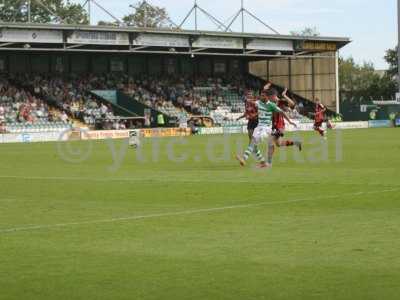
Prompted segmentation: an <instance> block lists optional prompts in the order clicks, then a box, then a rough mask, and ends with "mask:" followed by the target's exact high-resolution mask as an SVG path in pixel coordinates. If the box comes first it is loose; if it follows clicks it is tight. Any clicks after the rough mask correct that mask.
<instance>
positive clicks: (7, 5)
mask: <svg viewBox="0 0 400 300" xmlns="http://www.w3.org/2000/svg"><path fill="white" fill-rule="evenodd" d="M2 5H3V6H2V7H1V9H0V20H1V21H2V22H28V19H29V17H28V1H26V0H3V3H2ZM31 21H32V22H33V23H61V22H63V23H66V24H88V23H89V18H88V14H87V12H86V11H85V9H84V7H83V6H82V5H81V4H76V3H72V2H71V1H70V0H31Z"/></svg>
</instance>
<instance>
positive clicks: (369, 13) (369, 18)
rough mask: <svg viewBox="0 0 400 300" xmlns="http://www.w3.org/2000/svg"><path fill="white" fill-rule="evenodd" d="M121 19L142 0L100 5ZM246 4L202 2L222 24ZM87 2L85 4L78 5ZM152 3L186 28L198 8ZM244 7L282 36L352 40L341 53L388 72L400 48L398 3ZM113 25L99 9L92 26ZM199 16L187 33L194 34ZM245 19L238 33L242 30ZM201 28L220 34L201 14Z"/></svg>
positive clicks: (254, 1) (304, 1) (188, 1)
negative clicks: (390, 53) (312, 31)
mask: <svg viewBox="0 0 400 300" xmlns="http://www.w3.org/2000/svg"><path fill="white" fill-rule="evenodd" d="M95 1H97V2H98V3H99V4H100V5H102V6H104V7H105V8H106V9H108V10H109V11H110V12H111V13H113V14H114V15H115V16H117V17H119V18H121V17H122V16H124V15H126V14H127V13H129V12H130V8H129V4H133V3H135V2H136V1H138V0H95ZM240 1H241V0H198V5H199V6H200V7H201V8H203V9H205V10H207V11H208V12H210V13H211V14H212V15H214V16H215V17H217V18H218V19H220V20H221V21H227V20H228V19H229V18H230V17H232V16H233V15H234V14H235V13H236V12H237V11H238V10H239V9H240ZM73 2H77V3H84V2H85V0H73ZM148 2H149V3H150V4H153V5H157V6H161V7H165V8H167V11H168V13H169V15H170V16H171V19H172V20H173V21H174V22H175V23H180V22H181V21H182V20H183V18H184V17H185V15H186V14H187V13H188V12H189V10H190V9H191V7H193V4H194V0H148ZM244 6H245V7H246V8H247V9H248V10H249V11H250V12H252V13H254V14H255V15H256V16H257V17H259V18H260V19H262V20H263V21H264V22H266V23H267V24H268V25H270V26H271V27H273V28H274V29H276V30H277V31H278V32H279V33H282V34H288V33H289V32H290V31H292V30H295V31H296V30H301V29H303V28H305V27H316V28H317V29H318V31H319V32H320V34H321V35H322V36H338V37H349V38H350V39H351V40H352V43H351V44H349V45H347V46H346V47H345V48H343V49H342V50H341V51H340V54H341V56H343V57H349V56H352V57H354V59H355V60H356V61H357V62H359V63H362V62H364V61H367V62H372V63H373V64H374V65H375V67H376V69H386V68H387V67H388V66H387V64H386V62H385V60H384V58H383V57H384V55H385V51H386V50H387V49H389V48H394V47H395V46H396V44H397V14H396V11H397V1H396V0H380V1H372V0H330V1H326V0H324V1H323V0H244ZM99 20H111V19H110V17H108V16H107V15H106V14H105V13H104V12H102V11H101V10H100V9H99V8H97V7H95V6H94V5H93V7H92V24H97V21H99ZM193 20H194V17H192V18H191V19H189V20H188V22H187V26H186V28H187V29H193V23H194V21H193ZM240 23H241V22H240V20H237V22H235V24H234V26H233V29H235V30H237V31H240V30H241V25H240ZM199 27H200V28H201V29H204V30H216V25H214V24H213V23H212V22H211V21H209V20H208V19H207V18H206V17H205V16H204V15H201V13H199ZM245 31H246V32H256V33H270V32H269V31H268V30H267V29H266V28H265V27H264V26H263V25H261V24H260V23H257V22H255V21H254V20H252V19H251V18H250V17H246V28H245Z"/></svg>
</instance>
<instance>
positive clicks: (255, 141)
mask: <svg viewBox="0 0 400 300" xmlns="http://www.w3.org/2000/svg"><path fill="white" fill-rule="evenodd" d="M276 96H278V92H277V91H276V90H275V89H269V90H267V91H264V92H262V94H261V100H260V101H257V108H258V126H257V128H256V129H255V130H254V133H253V138H252V141H251V143H250V145H249V147H248V148H247V149H246V151H245V152H244V155H243V157H240V156H237V159H238V160H239V162H240V164H241V165H242V166H244V165H246V161H247V160H248V159H249V157H250V155H251V154H252V153H253V154H254V155H255V156H256V158H257V160H258V161H259V163H260V165H259V167H260V168H267V167H271V166H272V156H273V154H274V139H273V136H272V116H273V113H279V114H282V115H283V117H284V118H285V119H286V120H287V121H288V123H289V124H292V125H294V126H296V124H295V123H293V122H292V121H291V120H290V119H289V117H288V116H287V114H286V113H285V112H284V111H283V110H281V109H280V108H279V107H278V106H277V105H276V104H275V103H274V102H273V101H270V100H271V99H272V98H274V97H276ZM266 139H267V145H268V160H267V161H266V160H265V158H264V157H263V155H262V154H261V152H260V150H259V149H258V145H259V144H260V143H261V142H262V141H264V140H266Z"/></svg>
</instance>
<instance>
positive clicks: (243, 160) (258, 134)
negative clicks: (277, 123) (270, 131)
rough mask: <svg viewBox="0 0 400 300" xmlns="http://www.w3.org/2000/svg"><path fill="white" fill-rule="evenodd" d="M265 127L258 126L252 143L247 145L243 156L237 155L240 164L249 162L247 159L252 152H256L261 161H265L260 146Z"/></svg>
mask: <svg viewBox="0 0 400 300" xmlns="http://www.w3.org/2000/svg"><path fill="white" fill-rule="evenodd" d="M263 135H264V133H263V129H262V128H260V127H257V128H256V129H255V130H254V133H253V136H252V139H251V142H250V145H249V146H248V147H247V149H246V150H245V152H244V154H243V157H240V156H239V155H238V156H237V159H238V160H239V162H240V164H241V165H242V166H244V165H245V164H246V162H247V160H248V159H249V158H250V156H251V154H254V155H255V156H256V158H257V160H258V161H259V162H263V161H265V159H264V157H263V155H262V153H261V151H260V149H259V148H258V145H259V144H260V143H261V141H262V139H263Z"/></svg>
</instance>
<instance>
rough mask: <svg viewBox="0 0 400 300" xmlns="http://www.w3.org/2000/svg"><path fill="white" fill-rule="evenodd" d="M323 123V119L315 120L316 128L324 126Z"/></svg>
mask: <svg viewBox="0 0 400 300" xmlns="http://www.w3.org/2000/svg"><path fill="white" fill-rule="evenodd" d="M322 123H323V121H318V122H314V128H315V129H317V128H320V127H322Z"/></svg>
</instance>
